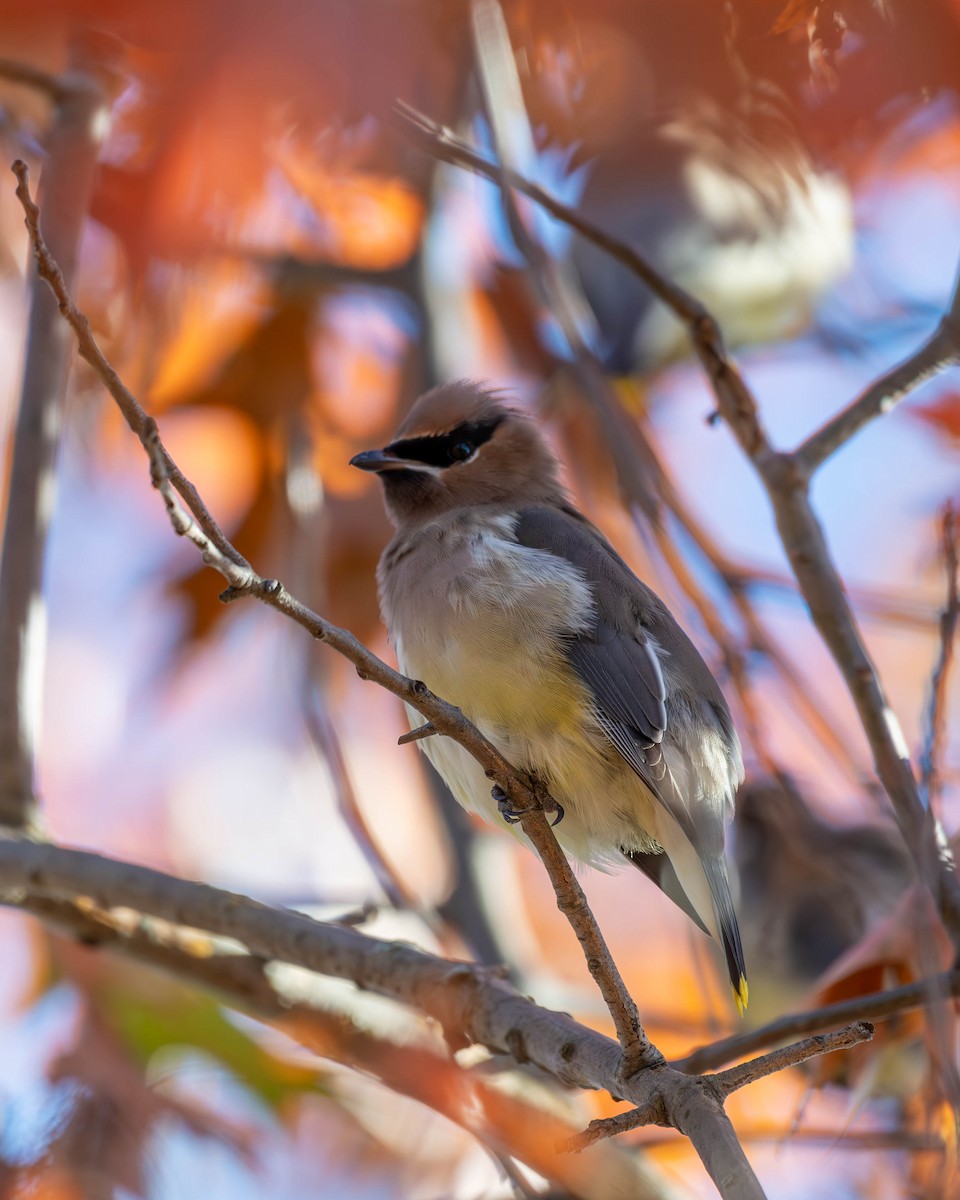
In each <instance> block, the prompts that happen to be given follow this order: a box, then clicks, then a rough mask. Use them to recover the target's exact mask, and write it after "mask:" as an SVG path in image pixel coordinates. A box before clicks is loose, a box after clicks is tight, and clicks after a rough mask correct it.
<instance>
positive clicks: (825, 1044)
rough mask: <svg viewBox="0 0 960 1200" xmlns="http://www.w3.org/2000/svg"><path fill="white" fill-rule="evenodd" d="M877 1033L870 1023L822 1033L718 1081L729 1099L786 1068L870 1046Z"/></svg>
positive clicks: (742, 1065) (722, 1075) (734, 1069)
mask: <svg viewBox="0 0 960 1200" xmlns="http://www.w3.org/2000/svg"><path fill="white" fill-rule="evenodd" d="M874 1033H875V1030H874V1027H873V1026H872V1025H871V1024H870V1022H869V1021H854V1022H853V1024H852V1025H846V1026H844V1028H843V1029H837V1030H836V1031H835V1032H834V1033H820V1034H817V1035H816V1036H815V1037H811V1038H806V1039H805V1040H804V1041H802V1042H795V1043H794V1044H793V1045H792V1046H784V1047H783V1048H782V1049H781V1050H772V1051H771V1052H770V1053H769V1054H764V1055H761V1057H760V1058H753V1059H751V1060H750V1061H749V1062H745V1063H740V1065H739V1066H736V1067H730V1069H729V1070H727V1071H721V1072H720V1074H719V1075H716V1076H715V1077H714V1078H715V1079H716V1081H717V1083H718V1084H719V1086H720V1087H721V1088H723V1091H724V1093H725V1094H726V1095H728V1096H729V1095H730V1093H731V1092H735V1091H737V1089H738V1088H742V1087H746V1085H747V1084H748V1083H754V1082H755V1081H756V1080H757V1079H764V1078H765V1077H766V1076H767V1075H774V1074H776V1072H777V1071H782V1070H783V1069H784V1068H785V1067H795V1066H797V1065H798V1064H800V1063H803V1062H806V1061H807V1059H809V1058H816V1057H817V1056H818V1055H820V1054H830V1053H831V1052H832V1051H834V1050H849V1048H850V1047H851V1046H859V1045H860V1043H861V1042H869V1041H870V1039H871V1038H872V1037H873V1035H874Z"/></svg>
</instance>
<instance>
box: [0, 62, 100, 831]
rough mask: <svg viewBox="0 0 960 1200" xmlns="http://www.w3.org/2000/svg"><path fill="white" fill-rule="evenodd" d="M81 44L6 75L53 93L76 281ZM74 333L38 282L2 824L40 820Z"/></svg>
mask: <svg viewBox="0 0 960 1200" xmlns="http://www.w3.org/2000/svg"><path fill="white" fill-rule="evenodd" d="M94 72H95V64H94V63H91V62H90V61H88V59H87V58H86V57H85V55H84V52H83V50H82V49H78V51H77V58H76V60H75V61H74V63H73V64H72V69H71V71H70V72H69V73H68V74H67V75H65V76H64V77H63V78H59V77H58V78H54V77H51V76H47V75H46V74H45V73H44V72H41V71H37V70H36V69H35V68H32V67H29V66H27V65H26V64H17V63H12V62H9V61H7V60H2V61H0V75H3V76H4V77H5V78H8V79H13V80H15V81H17V82H20V83H26V84H29V85H31V86H34V87H41V88H43V89H44V90H46V91H49V92H50V93H51V94H52V96H53V99H54V118H53V124H52V126H51V129H50V133H49V137H48V139H47V150H48V157H47V160H46V164H45V167H44V172H43V181H42V184H43V203H44V209H45V211H46V212H47V214H48V220H47V224H48V231H49V236H50V244H51V247H52V250H53V253H54V254H56V256H57V258H58V260H59V261H60V262H61V263H62V264H63V272H64V276H65V279H66V280H72V278H73V275H74V270H75V267H76V261H77V254H78V250H79V246H80V236H81V232H82V229H83V222H84V219H85V217H86V214H87V209H88V207H89V200H90V194H91V192H92V190H93V178H94V171H95V169H96V160H97V151H98V148H99V145H100V139H101V136H102V128H103V118H104V116H105V112H104V104H105V100H104V95H103V92H102V90H101V88H100V86H99V84H98V82H97V79H96V76H95V73H94ZM71 352H72V345H71V338H70V331H69V330H68V329H67V328H66V327H65V325H64V323H63V322H62V321H61V320H60V319H59V318H58V316H57V305H56V301H55V300H54V298H53V296H51V294H50V292H49V290H48V289H47V288H46V287H44V286H43V284H42V282H41V281H40V280H39V279H36V278H34V279H33V281H32V284H31V297H30V323H29V330H28V334H27V353H26V360H25V364H24V371H23V382H22V385H21V392H20V406H19V409H18V411H17V422H16V428H15V431H14V440H13V453H12V458H11V464H10V484H9V493H8V497H7V516H6V529H5V533H4V538H3V549H2V553H0V824H2V825H9V826H12V827H15V828H23V827H24V826H26V825H28V824H30V822H31V821H32V819H33V816H34V814H33V795H34V787H33V764H34V745H35V738H36V723H37V710H38V706H39V690H40V679H41V677H42V675H43V659H44V641H45V622H44V609H43V599H42V583H43V564H44V553H45V548H46V540H47V529H48V527H49V524H50V516H51V513H52V511H53V504H54V497H55V494H56V459H57V452H58V450H59V447H60V430H61V426H62V422H63V403H64V396H65V394H66V386H67V372H68V369H69V364H70V358H71Z"/></svg>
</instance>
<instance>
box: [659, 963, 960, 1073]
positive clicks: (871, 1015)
mask: <svg viewBox="0 0 960 1200" xmlns="http://www.w3.org/2000/svg"><path fill="white" fill-rule="evenodd" d="M944 996H960V971H945V972H944V973H943V974H941V975H937V976H934V977H933V978H932V979H920V980H917V982H916V983H907V984H904V985H903V986H902V987H898V988H890V989H889V990H888V991H885V992H874V993H873V994H872V995H867V996H854V997H853V998H852V999H851V1000H839V1001H837V1003H836V1004H827V1005H824V1006H823V1007H822V1008H814V1009H809V1010H807V1011H806V1012H799V1013H789V1014H787V1015H786V1016H783V1017H778V1018H777V1019H776V1020H775V1021H771V1022H770V1023H769V1024H767V1025H763V1026H761V1027H760V1028H759V1029H751V1030H750V1031H748V1032H747V1033H738V1034H734V1035H733V1036H732V1037H727V1038H722V1039H720V1040H719V1041H716V1042H711V1043H710V1045H708V1046H701V1047H700V1048H699V1049H697V1050H693V1051H691V1052H690V1053H689V1054H688V1055H686V1057H685V1058H681V1059H677V1060H676V1061H674V1062H673V1063H671V1066H673V1067H675V1068H676V1070H678V1071H690V1072H698V1071H707V1070H710V1069H711V1068H712V1067H719V1066H722V1065H723V1064H724V1063H725V1062H730V1060H731V1059H733V1058H740V1057H741V1056H742V1055H744V1054H751V1053H753V1051H755V1050H759V1049H761V1048H762V1047H763V1046H769V1045H770V1044H771V1043H772V1042H782V1041H784V1040H785V1039H786V1038H792V1037H797V1036H798V1035H799V1034H804V1033H822V1032H823V1031H824V1030H827V1029H831V1028H832V1027H834V1026H836V1025H839V1024H841V1023H843V1022H847V1021H854V1020H856V1019H857V1018H862V1019H864V1020H869V1021H882V1020H884V1019H886V1018H887V1017H895V1016H898V1015H899V1014H900V1013H905V1012H912V1011H913V1010H914V1009H918V1008H927V1007H929V1006H930V1005H932V1004H938V1003H940V1001H941V1000H942V999H943V997H944Z"/></svg>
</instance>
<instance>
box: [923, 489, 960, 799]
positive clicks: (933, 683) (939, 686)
mask: <svg viewBox="0 0 960 1200" xmlns="http://www.w3.org/2000/svg"><path fill="white" fill-rule="evenodd" d="M941 544H942V548H943V564H944V568H945V570H946V575H947V598H946V602H945V603H944V607H943V611H942V612H941V614H940V651H939V653H938V655H937V661H936V664H935V666H934V668H933V675H932V676H931V679H930V703H929V707H928V709H927V713H926V719H925V722H924V724H925V726H926V731H927V732H926V737H925V739H924V745H923V750H922V752H921V754H920V786H921V788H922V790H923V794H924V796H925V797H926V801H927V804H928V806H930V805H934V804H935V803H936V801H937V799H938V798H939V792H940V764H941V762H942V761H943V751H944V746H945V744H946V740H947V696H948V693H949V683H950V671H951V668H952V666H953V657H954V641H955V639H956V636H957V624H958V622H960V580H958V575H960V544H958V530H957V513H956V509H955V508H954V507H953V505H952V504H948V505H947V506H946V508H945V509H944V513H943V525H942V541H941Z"/></svg>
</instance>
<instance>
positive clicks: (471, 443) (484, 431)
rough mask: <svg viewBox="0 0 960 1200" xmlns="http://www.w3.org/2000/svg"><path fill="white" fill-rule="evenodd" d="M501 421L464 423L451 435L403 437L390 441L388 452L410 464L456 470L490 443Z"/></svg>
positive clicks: (499, 419) (494, 418)
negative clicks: (406, 460)
mask: <svg viewBox="0 0 960 1200" xmlns="http://www.w3.org/2000/svg"><path fill="white" fill-rule="evenodd" d="M502 420H503V417H489V418H488V419H487V420H485V421H463V422H461V424H459V425H457V426H455V428H453V429H451V430H450V432H449V433H437V434H433V435H431V436H430V437H415V438H403V439H402V440H401V441H399V442H391V443H390V445H389V446H387V450H388V451H389V452H390V453H391V454H395V455H396V456H397V458H405V459H408V460H409V461H410V462H414V463H424V464H425V465H426V466H430V467H453V466H456V464H457V463H462V462H465V461H466V460H467V459H468V458H470V456H471V455H472V454H473V452H474V451H475V450H477V449H478V448H479V447H480V446H482V445H483V443H484V442H489V441H490V439H491V438H492V437H493V434H494V430H495V429H496V428H497V426H498V425H499V424H500V422H501V421H502Z"/></svg>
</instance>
